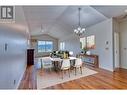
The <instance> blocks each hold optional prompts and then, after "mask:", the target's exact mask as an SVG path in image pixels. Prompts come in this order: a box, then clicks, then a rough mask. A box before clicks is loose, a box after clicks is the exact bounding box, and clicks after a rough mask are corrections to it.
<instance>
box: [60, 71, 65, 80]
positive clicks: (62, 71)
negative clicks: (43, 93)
mask: <svg viewBox="0 0 127 95" xmlns="http://www.w3.org/2000/svg"><path fill="white" fill-rule="evenodd" d="M61 73H62V79H63V73H64V72H63V70H62V71H61Z"/></svg>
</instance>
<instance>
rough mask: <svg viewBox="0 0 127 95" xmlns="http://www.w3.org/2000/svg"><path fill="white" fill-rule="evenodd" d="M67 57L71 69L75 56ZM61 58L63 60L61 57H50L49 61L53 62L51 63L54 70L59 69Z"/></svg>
mask: <svg viewBox="0 0 127 95" xmlns="http://www.w3.org/2000/svg"><path fill="white" fill-rule="evenodd" d="M68 59H69V60H70V65H71V69H72V66H73V65H74V63H75V60H76V59H77V58H76V57H68ZM62 60H63V59H62V58H52V57H51V61H52V62H53V65H54V70H55V71H56V72H57V71H58V70H59V67H60V65H61V62H62Z"/></svg>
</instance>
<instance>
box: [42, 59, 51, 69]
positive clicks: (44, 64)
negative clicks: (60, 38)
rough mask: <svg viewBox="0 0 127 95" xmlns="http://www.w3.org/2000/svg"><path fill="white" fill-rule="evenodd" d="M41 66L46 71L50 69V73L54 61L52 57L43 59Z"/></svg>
mask: <svg viewBox="0 0 127 95" xmlns="http://www.w3.org/2000/svg"><path fill="white" fill-rule="evenodd" d="M41 65H42V68H44V69H50V71H51V70H52V68H53V64H52V60H51V58H50V57H42V58H41Z"/></svg>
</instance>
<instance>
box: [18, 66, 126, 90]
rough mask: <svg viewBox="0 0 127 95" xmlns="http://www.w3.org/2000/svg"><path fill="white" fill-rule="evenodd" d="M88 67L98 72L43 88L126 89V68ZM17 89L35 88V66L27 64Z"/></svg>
mask: <svg viewBox="0 0 127 95" xmlns="http://www.w3.org/2000/svg"><path fill="white" fill-rule="evenodd" d="M89 68H91V69H93V70H96V71H97V72H98V73H97V74H94V75H91V76H87V77H83V78H80V79H77V80H73V81H69V82H65V83H62V84H58V85H54V86H51V87H48V88H45V89H127V70H126V69H116V71H115V72H110V71H107V70H104V69H98V68H93V67H89ZM19 89H37V84H36V66H29V67H28V68H27V69H26V72H25V74H24V77H23V79H22V81H21V83H20V86H19Z"/></svg>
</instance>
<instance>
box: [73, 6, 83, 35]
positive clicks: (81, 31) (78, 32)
mask: <svg viewBox="0 0 127 95" xmlns="http://www.w3.org/2000/svg"><path fill="white" fill-rule="evenodd" d="M80 11H81V8H78V12H79V13H78V20H79V22H78V27H77V28H76V29H74V33H75V34H76V35H78V36H82V35H83V33H84V32H85V28H82V27H81V24H80Z"/></svg>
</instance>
